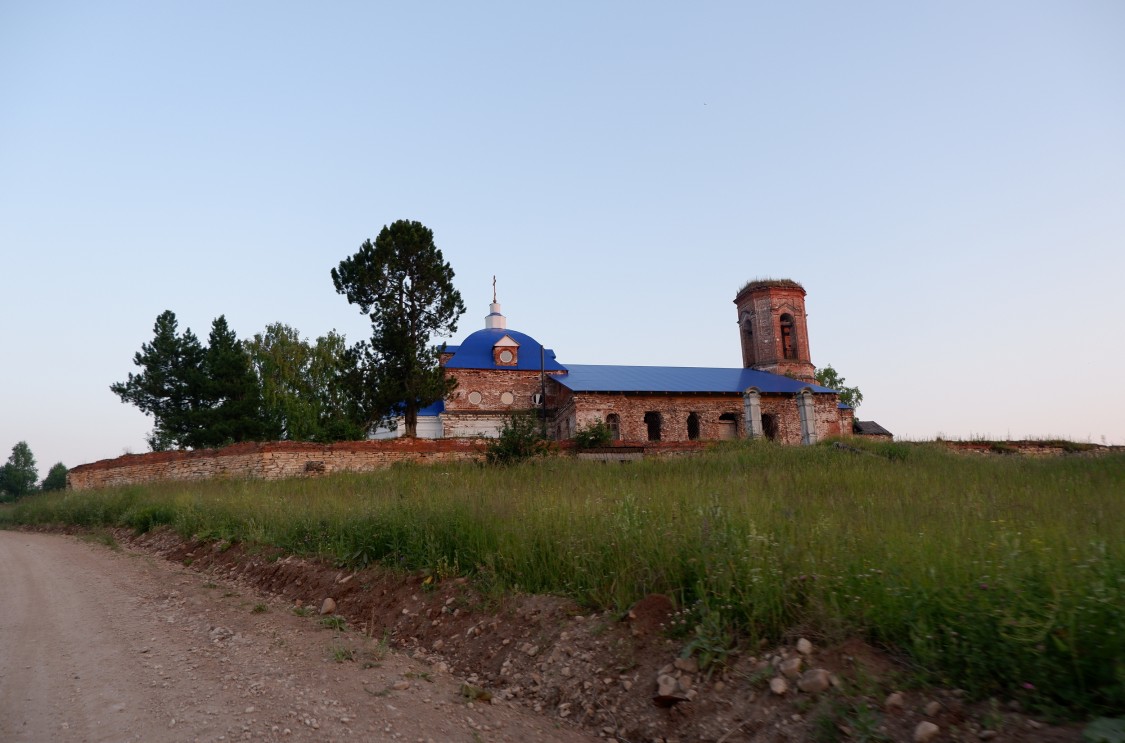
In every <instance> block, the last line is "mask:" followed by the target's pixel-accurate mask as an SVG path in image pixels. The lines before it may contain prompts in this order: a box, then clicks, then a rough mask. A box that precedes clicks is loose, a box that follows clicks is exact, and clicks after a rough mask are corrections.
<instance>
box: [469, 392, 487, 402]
mask: <svg viewBox="0 0 1125 743" xmlns="http://www.w3.org/2000/svg"><path fill="white" fill-rule="evenodd" d="M483 399H484V398H483V397H481V394H480V393H479V392H470V393H469V404H470V405H480V401H481V400H483Z"/></svg>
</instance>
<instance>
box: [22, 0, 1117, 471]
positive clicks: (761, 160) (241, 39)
mask: <svg viewBox="0 0 1125 743" xmlns="http://www.w3.org/2000/svg"><path fill="white" fill-rule="evenodd" d="M540 5H541V4H536V3H506V4H493V3H471V4H469V3H426V4H419V3H385V4H384V3H366V2H364V3H323V4H316V5H310V4H308V3H285V2H239V3H225V2H200V3H150V2H132V3H124V2H99V3H86V2H70V3H67V2H49V1H43V2H38V1H37V2H23V3H16V2H9V1H7V0H0V349H2V352H0V353H2V356H0V460H3V459H6V457H7V454H8V452H10V450H11V447H12V445H14V444H15V443H16V442H17V441H20V440H26V441H27V442H28V443H29V444H30V446H31V449H32V451H33V452H34V453H35V455H36V457H37V459H38V462H39V469H40V475H41V476H43V475H45V474H46V470H47V468H48V467H49V466H50V465H51V464H53V463H54V462H56V461H59V460H61V461H63V462H64V463H65V464H66V465H68V466H74V465H77V464H80V463H83V462H88V461H93V460H97V459H102V458H107V457H115V456H118V455H120V454H122V453H124V452H126V451H132V452H141V451H144V450H145V449H146V446H145V443H144V436H145V433H146V432H147V431H149V430H150V429H151V421H150V420H149V419H147V418H145V417H144V416H143V415H141V414H140V413H139V412H137V411H136V410H135V409H133V408H132V407H129V406H126V405H124V404H122V403H121V402H120V401H119V400H118V399H117V398H116V397H115V396H114V395H113V394H112V393H110V391H109V385H110V384H111V383H112V382H115V381H120V380H124V379H125V377H126V375H127V374H128V373H129V372H130V371H135V368H134V366H133V364H132V357H133V354H134V353H135V352H136V351H137V350H139V348H140V345H141V343H143V342H146V341H148V340H149V339H150V338H151V337H152V326H153V321H154V320H155V318H156V316H157V315H158V314H159V313H160V312H161V311H163V310H165V309H171V310H173V311H174V312H176V314H177V316H178V317H179V319H180V324H181V328H183V327H191V328H192V329H193V330H194V331H195V332H196V333H197V334H199V335H200V336H203V337H205V336H206V333H207V331H208V329H209V326H210V323H211V320H212V319H213V318H215V317H216V316H218V315H220V314H225V315H226V317H227V319H228V320H229V322H230V324H231V326H232V327H233V328H234V329H235V330H236V332H237V333H238V334H239V336H240V337H248V336H251V335H253V334H254V333H255V332H259V331H261V330H262V329H263V328H264V327H265V326H266V324H267V323H270V322H276V321H280V322H285V323H288V324H290V325H293V326H295V327H297V328H298V329H300V331H301V332H302V333H303V334H305V335H307V336H309V337H315V336H317V335H319V334H322V333H324V332H326V331H328V330H330V329H333V328H335V329H337V330H339V331H341V332H343V333H345V334H346V335H347V336H348V337H349V339H351V340H359V339H360V338H361V337H364V336H366V335H367V334H368V331H367V324H366V321H365V320H364V319H363V318H362V317H361V316H360V315H359V314H358V312H357V310H356V309H355V308H353V307H351V306H349V305H348V304H347V302H346V301H345V300H344V298H343V297H341V296H339V295H337V294H336V293H335V291H334V290H333V287H332V283H331V279H330V278H329V270H330V269H331V268H332V267H333V266H335V265H336V264H338V263H339V261H340V260H342V259H343V258H345V257H346V256H348V255H350V254H351V253H353V252H354V251H355V249H356V248H357V247H358V246H359V244H360V243H361V242H362V241H363V240H364V239H366V238H369V237H374V236H375V235H376V234H377V233H378V231H379V229H380V228H381V227H382V226H383V225H384V224H387V223H389V222H392V221H394V220H396V219H402V218H406V219H417V220H419V221H421V222H423V223H425V224H426V225H428V226H429V227H431V228H432V229H433V230H434V233H435V236H436V239H437V242H438V245H439V247H440V248H441V249H442V250H443V252H444V254H445V256H446V258H447V259H448V260H449V261H450V263H451V264H452V266H453V268H454V271H455V272H456V274H457V278H456V283H457V285H458V287H459V289H460V290H461V293H462V294H463V296H464V298H465V302H466V305H467V307H468V312H467V313H466V315H465V316H464V317H463V318H462V320H461V327H460V331H459V333H458V338H460V337H463V336H464V335H466V334H467V333H468V332H470V331H472V330H475V329H477V328H479V327H483V318H484V315H485V314H486V313H487V311H488V307H487V304H488V301H489V300H490V298H491V277H492V275H493V274H496V275H497V276H498V283H499V295H500V300H501V302H502V303H503V306H504V312H505V314H506V315H507V316H508V319H509V325H510V327H513V328H515V329H518V330H521V331H523V332H526V333H529V334H531V335H532V336H534V337H536V338H537V339H539V340H540V341H542V342H543V343H545V344H547V345H548V346H549V347H552V348H554V349H555V351H556V352H557V354H558V358H559V360H560V361H562V362H563V363H564V364H565V363H567V362H571V363H622V364H654V365H683V366H738V365H739V363H740V356H739V344H738V335H737V329H736V326H735V320H736V317H735V311H734V306H733V304H732V303H731V300H732V299H733V297H734V294H735V292H736V291H737V289H738V288H739V287H740V286H741V284H742V283H743V282H744V281H746V280H748V279H751V278H754V277H762V276H770V277H791V278H794V279H797V280H799V281H801V282H802V283H803V284H804V286H805V287H806V289H807V290H808V300H807V302H808V305H807V306H808V311H809V334H810V339H811V344H812V356H813V361H814V362H815V363H817V364H818V365H825V364H829V363H831V364H832V365H834V366H835V367H836V369H837V370H839V371H840V372H841V373H842V374H843V375H844V376H845V377H846V379H847V381H848V382H849V383H853V384H858V385H859V386H860V388H861V389H862V390H863V393H864V395H865V397H866V399H865V402H864V404H863V406H862V407H861V408H860V411H859V414H860V417H861V418H863V419H873V420H876V421H878V422H879V423H881V424H883V425H884V426H886V427H887V428H889V429H891V430H892V431H894V432H895V433H896V434H899V435H901V436H905V437H911V438H932V437H934V436H936V435H939V434H941V435H945V436H960V437H970V436H978V435H979V436H985V435H987V436H994V437H1006V436H1011V437H1013V438H1016V437H1023V436H1028V435H1031V436H1048V435H1057V436H1066V437H1071V438H1075V439H1080V440H1087V439H1089V440H1092V441H1095V442H1100V441H1101V440H1102V437H1105V439H1106V440H1107V441H1109V442H1110V443H1118V444H1121V443H1125V402H1123V400H1125V395H1123V394H1122V393H1121V392H1120V390H1119V385H1118V384H1117V383H1116V380H1117V379H1118V378H1119V377H1120V375H1121V373H1122V370H1123V369H1125V340H1123V339H1125V332H1123V330H1122V325H1123V323H1125V286H1123V278H1125V43H1122V40H1123V39H1125V4H1123V3H1121V2H1118V1H1117V0H1105V1H1086V0H1072V1H1068V2H1036V1H1034V0H1018V1H1016V0H1012V1H998V2H988V3H980V2H975V1H974V2H942V3H894V2H878V3H874V2H854V3H839V2H827V1H825V2H807V3H751V2H730V3H718V2H716V3H693V4H689V5H684V4H672V3H648V2H646V3H640V2H636V3H624V2H623V3H602V2H591V3H565V4H554V5H552V6H550V7H539V6H540ZM458 338H454V339H453V340H454V341H456V340H457V339H458Z"/></svg>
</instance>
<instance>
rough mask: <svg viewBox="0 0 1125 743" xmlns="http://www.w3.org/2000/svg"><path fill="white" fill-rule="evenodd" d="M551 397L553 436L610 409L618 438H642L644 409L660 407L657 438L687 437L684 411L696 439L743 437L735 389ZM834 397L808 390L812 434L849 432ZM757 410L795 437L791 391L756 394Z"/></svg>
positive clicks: (782, 434) (562, 392) (781, 433)
mask: <svg viewBox="0 0 1125 743" xmlns="http://www.w3.org/2000/svg"><path fill="white" fill-rule="evenodd" d="M557 402H558V404H559V408H558V410H557V412H556V415H555V419H554V421H552V424H551V426H550V433H551V436H552V437H553V438H556V439H568V438H570V437H572V436H574V432H575V431H576V430H578V429H580V428H584V427H586V426H588V425H591V424H593V423H596V422H598V421H604V420H607V419H608V416H609V415H610V414H614V413H615V414H617V416H618V418H619V419H620V425H619V430H620V432H621V437H620V440H621V441H626V442H638V441H641V442H643V441H647V440H648V425H647V424H646V423H645V413H647V412H649V411H652V412H657V413H660V417H661V426H660V440H661V441H690V440H691V439H690V438H689V436H688V416H690V415H691V414H692V413H695V414H696V415H697V416H698V419H699V438H700V439H701V440H705V441H718V440H722V439H724V438H732V437H733V438H745V437H746V423H745V420H744V407H743V398H742V396H741V395H623V394H607V393H572V392H571V391H570V390H567V389H565V388H561V389H559V395H558V399H557ZM837 403H838V400H837V398H836V396H835V395H826V394H823V395H814V396H813V406H814V408H813V409H814V421H815V426H816V435H817V440H821V439H824V438H827V437H829V436H841V435H850V433H851V424H850V418H849V423H848V427H847V428H846V429H845V428H843V427H842V425H841V417H840V412H841V411H840V410H839V409H838V407H837ZM761 410H762V415H763V416H765V415H772V416H774V421H775V424H776V429H775V430H776V436H775V437H774V439H775V440H776V441H778V442H780V443H783V444H800V443H801V413H800V410H799V408H798V403H797V399H796V398H795V397H793V396H792V395H769V394H765V395H762V396H761ZM849 412H850V411H849ZM724 414H726V415H728V416H730V417H731V418H733V420H734V421H735V424H734V427H733V429H732V428H731V426H730V424H728V423H724V422H723V421H722V420H721V419H720V416H722V415H724Z"/></svg>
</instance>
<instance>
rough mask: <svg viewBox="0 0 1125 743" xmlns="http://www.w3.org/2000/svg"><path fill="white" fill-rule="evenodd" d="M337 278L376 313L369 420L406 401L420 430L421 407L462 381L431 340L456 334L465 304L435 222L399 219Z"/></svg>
mask: <svg viewBox="0 0 1125 743" xmlns="http://www.w3.org/2000/svg"><path fill="white" fill-rule="evenodd" d="M332 283H333V284H334V285H335V287H336V291H337V292H338V293H340V294H343V295H345V296H346V297H347V298H348V302H349V303H351V304H355V305H358V306H359V308H360V311H361V312H362V313H363V314H365V315H367V316H368V317H369V318H370V320H371V331H372V332H371V342H370V345H369V348H368V349H366V350H363V351H362V353H363V354H364V355H365V356H366V357H367V358H368V359H369V360H370V362H371V363H369V364H367V365H366V366H365V367H364V368H366V369H367V370H368V373H369V377H370V385H371V388H372V389H373V390H374V395H373V399H372V400H371V401H369V402H368V403H367V404H368V406H369V408H368V410H367V411H366V412H367V414H368V419H369V422H371V423H374V422H377V421H380V420H386V419H388V418H390V417H391V415H392V412H393V411H394V409H395V407H396V406H398V405H401V409H402V411H403V414H404V417H405V424H406V431H405V433H406V435H407V436H414V435H415V434H416V432H417V424H418V410H419V409H420V408H422V407H425V406H426V405H429V404H431V403H433V402H436V401H437V400H439V399H441V398H442V397H444V396H445V395H446V394H447V393H448V392H449V391H451V390H452V389H453V387H454V386H455V385H456V381H455V380H453V379H451V378H448V377H446V376H445V375H444V374H443V372H442V369H441V366H440V364H439V357H440V353H441V349H442V347H443V346H435V345H433V344H432V339H433V337H434V336H435V335H436V336H448V335H452V334H453V333H455V332H456V331H457V318H459V317H460V316H461V314H462V313H463V312H464V311H465V306H464V304H463V303H462V301H461V294H460V293H459V292H458V291H457V290H456V289H455V288H454V286H453V269H452V268H451V267H450V265H449V263H447V262H446V261H445V258H444V257H443V256H442V253H441V250H439V249H438V248H437V246H436V245H435V244H434V235H433V232H432V231H431V230H430V229H429V228H427V227H426V226H425V225H423V224H422V223H420V222H413V221H407V220H399V221H397V222H394V223H392V224H390V225H388V226H385V227H383V229H382V230H381V231H380V232H379V235H378V236H377V237H376V238H375V241H374V242H372V241H371V240H366V241H365V242H364V243H363V244H362V245H361V246H360V248H359V250H358V251H357V252H356V254H355V255H353V256H351V257H350V258H347V259H345V260H343V261H341V262H340V265H339V266H338V267H337V268H334V269H332Z"/></svg>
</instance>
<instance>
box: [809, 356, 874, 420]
mask: <svg viewBox="0 0 1125 743" xmlns="http://www.w3.org/2000/svg"><path fill="white" fill-rule="evenodd" d="M815 379H816V383H817V384H819V385H820V386H822V387H827V388H829V389H832V390H836V391H837V392H839V393H840V402H842V403H844V404H845V405H847V406H848V407H850V408H852V409H855V408H858V407H859V404H860V403H861V402H863V393H862V392H860V391H859V387H846V386H845V385H844V381H845V380H844V378H843V377H841V376H840V374H839V372H837V371H836V370H835V369H833V368H832V365H831V364H829V365H828V366H824V367H821V368H820V369H817V370H816V376H815Z"/></svg>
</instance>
